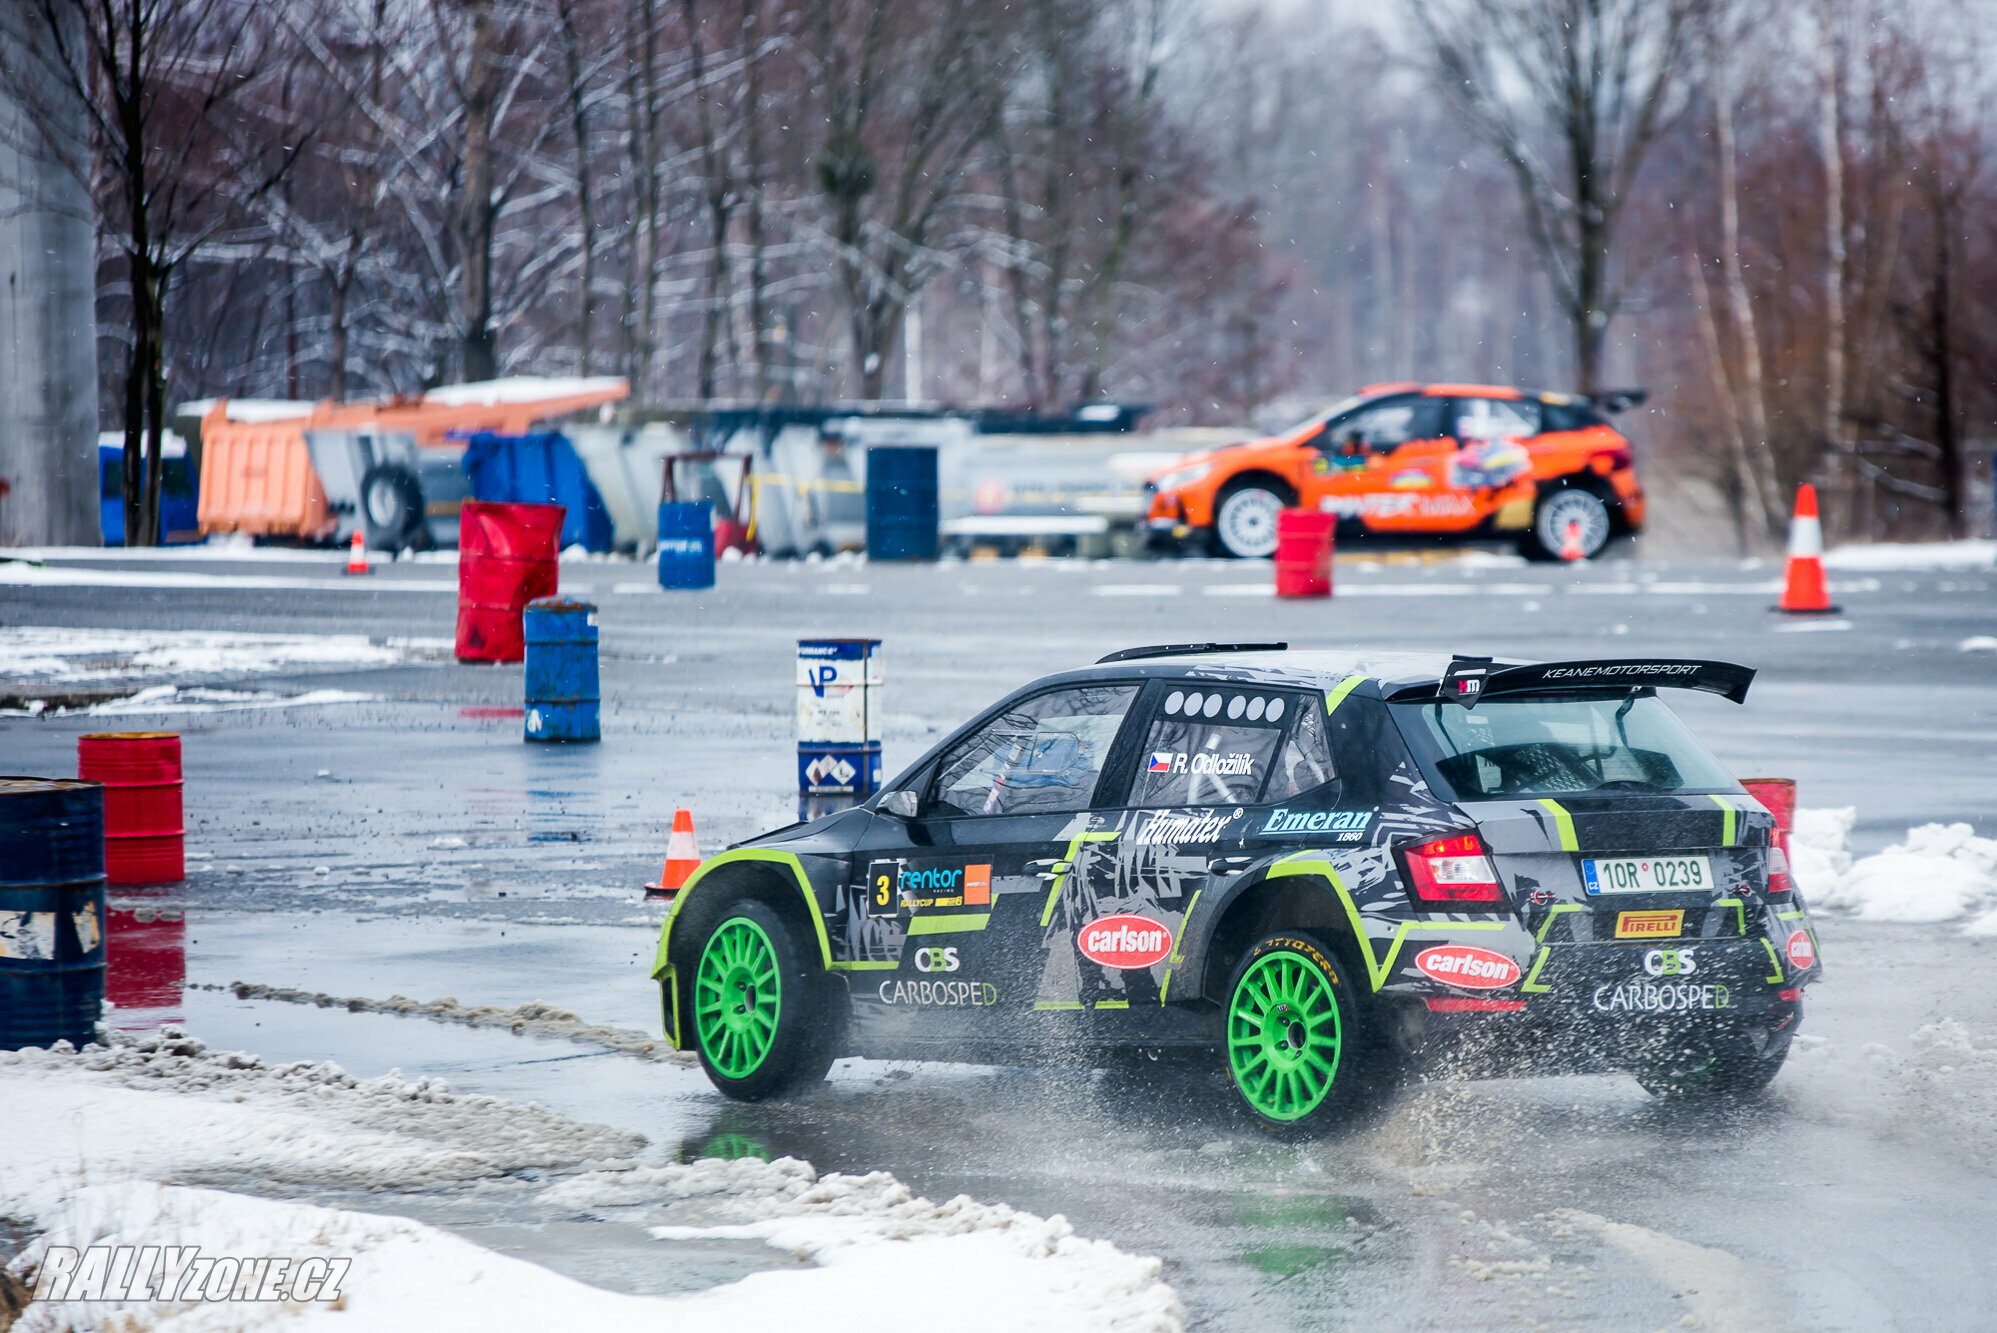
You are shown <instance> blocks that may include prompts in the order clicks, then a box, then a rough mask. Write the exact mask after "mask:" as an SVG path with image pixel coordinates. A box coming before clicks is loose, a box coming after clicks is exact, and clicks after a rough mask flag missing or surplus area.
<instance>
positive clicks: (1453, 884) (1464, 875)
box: [1402, 833, 1505, 908]
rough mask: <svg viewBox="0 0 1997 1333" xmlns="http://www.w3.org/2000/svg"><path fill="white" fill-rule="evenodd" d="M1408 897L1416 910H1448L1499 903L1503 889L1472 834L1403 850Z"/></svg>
mask: <svg viewBox="0 0 1997 1333" xmlns="http://www.w3.org/2000/svg"><path fill="white" fill-rule="evenodd" d="M1402 856H1403V857H1404V858H1405V859H1406V863H1407V868H1408V894H1409V896H1410V897H1412V898H1413V899H1414V900H1415V905H1416V906H1418V907H1441V908H1450V907H1455V906H1458V905H1459V904H1462V903H1502V902H1504V901H1505V889H1504V886H1503V885H1502V884H1500V883H1498V872H1497V870H1496V868H1495V867H1493V866H1492V864H1491V858H1490V855H1489V854H1488V853H1487V852H1486V851H1485V850H1484V843H1483V840H1482V839H1480V838H1479V837H1478V836H1477V835H1476V834H1474V833H1461V834H1456V835H1454V836H1452V837H1447V838H1435V839H1433V840H1431V841H1429V842H1424V843H1421V844H1420V845H1418V846H1415V847H1409V848H1407V849H1406V850H1405V851H1404V852H1403V853H1402Z"/></svg>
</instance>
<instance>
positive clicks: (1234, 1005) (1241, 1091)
mask: <svg viewBox="0 0 1997 1333" xmlns="http://www.w3.org/2000/svg"><path fill="white" fill-rule="evenodd" d="M1348 975H1349V974H1348V973H1347V971H1346V969H1345V967H1344V966H1343V965H1342V964H1341V963H1339V962H1338V960H1337V959H1336V958H1335V957H1334V956H1333V955H1331V954H1330V953H1329V952H1327V951H1326V950H1325V949H1324V948H1323V947H1322V946H1321V945H1319V944H1318V942H1317V941H1316V940H1314V939H1312V938H1310V937H1309V936H1306V935H1302V934H1298V933H1294V932H1289V931H1283V932H1278V933H1276V934H1273V935H1266V936H1264V937H1263V938H1262V939H1260V940H1258V941H1257V942H1256V943H1255V945H1254V947H1252V948H1251V949H1249V950H1248V952H1247V954H1246V955H1244V956H1243V958H1242V960H1241V962H1240V964H1239V965H1238V966H1237V967H1236V968H1235V971H1234V979H1233V981H1232V982H1231V983H1230V984H1229V986H1228V991H1227V1009H1226V1020H1227V1046H1226V1057H1227V1075H1228V1079H1229V1081H1230V1082H1231V1083H1232V1084H1233V1085H1234V1090H1235V1092H1236V1093H1237V1094H1238V1095H1239V1096H1240V1098H1241V1100H1242V1102H1243V1103H1244V1104H1246V1106H1247V1108H1248V1112H1249V1114H1250V1115H1252V1116H1254V1117H1255V1120H1256V1122H1257V1123H1259V1124H1260V1125H1262V1126H1263V1127H1264V1128H1266V1129H1270V1130H1274V1131H1278V1132H1294V1133H1305V1134H1321V1133H1323V1132H1325V1131H1326V1130H1329V1129H1331V1128H1333V1127H1335V1126H1337V1125H1338V1124H1339V1123H1340V1122H1342V1121H1343V1120H1345V1119H1346V1118H1347V1117H1349V1116H1350V1115H1351V1114H1352V1113H1353V1112H1354V1111H1355V1110H1357V1109H1358V1108H1359V1107H1360V1106H1362V1105H1363V1104H1364V1102H1365V1100H1366V1098H1367V1093H1368V1091H1369V1090H1370V1089H1371V1088H1372V1087H1373V1086H1376V1085H1377V1084H1378V1082H1379V1076H1380V1074H1381V1072H1382V1066H1381V1065H1380V1064H1379V1063H1378V1060H1379V1052H1378V1048H1377V1046H1376V1044H1375V1043H1373V1042H1372V1041H1371V1040H1369V1033H1368V1030H1367V1027H1366V1025H1365V1022H1364V1018H1363V1016H1362V1014H1361V1012H1360V1009H1359V1004H1358V1001H1357V999H1356V998H1355V996H1354V993H1353V991H1352V989H1351V987H1350V985H1349V982H1348ZM1369 1064H1370V1065H1371V1067H1370V1068H1369Z"/></svg>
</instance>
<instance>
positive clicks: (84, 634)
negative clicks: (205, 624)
mask: <svg viewBox="0 0 1997 1333" xmlns="http://www.w3.org/2000/svg"><path fill="white" fill-rule="evenodd" d="M450 648H451V642H450V640H448V639H434V640H432V639H403V640H396V641H394V642H390V643H376V642H374V641H373V640H371V639H369V638H368V637H367V636H366V635H365V634H233V633H210V632H204V631H190V630H175V631H158V630H122V629H120V630H107V629H67V628H62V629H57V628H45V627H42V626H36V625H20V626H10V627H5V628H0V676H34V677H37V678H39V679H46V680H55V681H88V680H114V679H123V678H127V677H131V676H143V675H162V674H172V675H188V674H193V673H197V672H201V673H212V672H241V673H255V672H264V671H278V670H296V669H297V668H299V667H325V668H337V667H378V666H392V665H395V664H398V663H402V662H407V661H409V660H411V659H412V658H417V657H423V658H437V657H441V656H443V655H445V654H447V653H448V652H449V650H450Z"/></svg>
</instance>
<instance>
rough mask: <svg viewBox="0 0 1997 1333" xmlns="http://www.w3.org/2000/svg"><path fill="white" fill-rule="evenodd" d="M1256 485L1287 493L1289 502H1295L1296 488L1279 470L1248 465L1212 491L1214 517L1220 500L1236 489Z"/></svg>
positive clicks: (1278, 492) (1276, 492) (1266, 489)
mask: <svg viewBox="0 0 1997 1333" xmlns="http://www.w3.org/2000/svg"><path fill="white" fill-rule="evenodd" d="M1257 485H1259V486H1261V488H1262V489H1263V490H1265V491H1272V492H1274V493H1275V494H1277V495H1279V496H1280V495H1287V496H1288V497H1289V498H1290V503H1291V504H1295V503H1296V502H1297V488H1296V487H1295V486H1294V485H1292V484H1291V482H1290V480H1289V478H1287V477H1285V476H1283V474H1282V473H1280V472H1271V471H1270V470H1269V469H1268V468H1266V467H1259V466H1258V467H1249V468H1244V469H1242V470H1241V471H1240V472H1237V473H1235V474H1234V475H1233V476H1231V477H1229V478H1228V479H1227V480H1226V481H1224V482H1222V483H1221V484H1220V486H1219V487H1218V488H1217V489H1216V490H1215V491H1214V506H1215V509H1216V512H1215V514H1214V517H1215V518H1216V519H1218V518H1219V517H1220V515H1219V513H1218V509H1219V505H1220V503H1221V501H1223V500H1225V499H1226V498H1227V497H1228V496H1230V495H1232V494H1234V492H1236V491H1240V490H1246V489H1247V488H1248V487H1250V486H1257Z"/></svg>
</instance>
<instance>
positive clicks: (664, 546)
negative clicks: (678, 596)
mask: <svg viewBox="0 0 1997 1333" xmlns="http://www.w3.org/2000/svg"><path fill="white" fill-rule="evenodd" d="M659 586H660V587H661V588H712V587H713V586H714V502H713V501H712V500H673V501H668V502H667V503H665V504H662V505H660V506H659Z"/></svg>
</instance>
